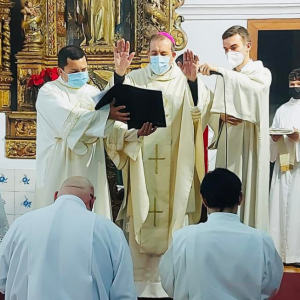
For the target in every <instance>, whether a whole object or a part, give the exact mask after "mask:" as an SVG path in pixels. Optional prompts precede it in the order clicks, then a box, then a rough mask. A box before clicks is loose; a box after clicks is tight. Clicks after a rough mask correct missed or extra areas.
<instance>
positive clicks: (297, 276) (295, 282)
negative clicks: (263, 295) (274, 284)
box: [272, 273, 300, 300]
mask: <svg viewBox="0 0 300 300" xmlns="http://www.w3.org/2000/svg"><path fill="white" fill-rule="evenodd" d="M299 299H300V273H284V275H283V279H282V283H281V287H280V290H279V292H278V294H277V295H276V296H275V297H274V298H272V300H299Z"/></svg>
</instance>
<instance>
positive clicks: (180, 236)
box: [173, 224, 204, 241]
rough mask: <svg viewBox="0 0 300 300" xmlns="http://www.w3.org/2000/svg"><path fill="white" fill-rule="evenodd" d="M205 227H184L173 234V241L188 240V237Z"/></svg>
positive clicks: (197, 225) (201, 225) (200, 225)
mask: <svg viewBox="0 0 300 300" xmlns="http://www.w3.org/2000/svg"><path fill="white" fill-rule="evenodd" d="M203 225H204V224H196V225H189V226H186V227H183V228H181V229H179V230H177V231H176V232H175V233H174V234H173V239H174V240H177V241H181V240H186V239H187V237H188V236H191V235H195V234H196V233H197V231H198V229H202V227H203Z"/></svg>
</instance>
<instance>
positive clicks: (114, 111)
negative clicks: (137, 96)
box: [108, 99, 130, 123]
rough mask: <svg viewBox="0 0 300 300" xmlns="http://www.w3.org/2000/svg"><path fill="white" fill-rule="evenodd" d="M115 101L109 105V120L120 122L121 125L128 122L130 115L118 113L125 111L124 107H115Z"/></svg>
mask: <svg viewBox="0 0 300 300" xmlns="http://www.w3.org/2000/svg"><path fill="white" fill-rule="evenodd" d="M115 103H116V100H115V99H114V101H113V102H112V103H111V104H110V112H109V116H108V118H109V119H112V120H115V121H120V122H123V123H127V121H129V120H130V118H129V117H128V116H129V115H130V113H121V112H120V111H121V110H122V109H125V108H126V106H124V105H123V106H117V107H115V106H114V105H115Z"/></svg>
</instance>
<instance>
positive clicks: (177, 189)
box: [108, 32, 204, 298]
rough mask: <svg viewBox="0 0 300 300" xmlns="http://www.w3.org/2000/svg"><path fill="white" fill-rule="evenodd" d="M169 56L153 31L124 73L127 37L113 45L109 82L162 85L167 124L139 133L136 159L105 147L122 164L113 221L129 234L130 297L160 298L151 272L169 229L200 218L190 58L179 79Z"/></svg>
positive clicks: (197, 117) (198, 137)
mask: <svg viewBox="0 0 300 300" xmlns="http://www.w3.org/2000/svg"><path fill="white" fill-rule="evenodd" d="M190 54H191V55H190V57H192V58H194V55H193V54H192V53H190ZM175 56H176V54H175V42H174V39H173V37H172V36H171V35H169V34H168V33H165V32H164V33H159V34H155V35H153V36H152V38H151V39H150V43H149V59H150V63H149V64H148V65H147V67H146V68H144V69H141V70H135V71H132V72H130V73H129V74H128V75H126V76H125V73H126V70H127V68H128V67H129V66H130V63H131V60H132V57H133V54H131V55H129V43H128V42H127V43H126V44H125V41H124V40H123V41H120V42H118V44H117V46H116V47H115V64H116V73H115V75H114V82H113V80H112V81H111V82H110V84H111V85H112V84H113V83H124V84H129V85H132V86H136V87H140V88H146V89H152V90H160V91H162V94H163V101H164V109H165V116H166V123H167V127H166V128H158V129H157V130H156V132H155V133H154V134H152V135H151V136H149V137H145V138H144V141H143V144H142V149H141V152H140V155H139V156H138V158H137V160H136V161H133V160H132V159H129V160H127V161H124V162H123V163H120V162H122V151H119V152H117V151H114V149H111V151H108V154H109V155H110V157H111V158H112V159H113V161H114V162H115V163H116V165H117V166H118V167H119V168H123V179H124V186H125V189H126V193H125V199H124V202H123V205H122V207H121V211H120V213H119V219H120V220H122V221H123V226H124V230H125V231H126V232H128V233H129V246H130V249H131V254H132V256H133V265H134V278H135V284H136V288H137V292H138V297H155V298H160V297H166V296H167V295H166V293H165V292H164V290H163V289H162V286H161V283H160V277H159V272H158V265H159V261H160V259H161V256H162V255H163V254H164V253H165V252H166V250H167V249H168V246H169V244H170V242H171V241H172V234H173V233H174V232H175V231H176V230H178V229H180V228H182V227H183V226H185V225H188V224H193V223H197V222H199V220H200V213H201V205H202V201H201V198H200V194H199V188H200V182H201V180H202V178H203V176H204V156H203V137H202V133H203V130H202V120H201V110H200V108H201V103H197V102H198V101H197V100H198V99H195V97H196V96H194V98H193V96H192V93H193V95H196V93H195V87H196V91H197V83H196V80H197V66H198V58H195V60H194V61H189V62H188V63H187V64H188V66H187V68H186V70H185V73H186V75H187V76H188V77H189V78H187V77H186V76H185V75H184V74H183V73H182V71H181V69H180V68H179V67H178V66H177V65H176V63H175V62H174V58H175ZM194 100H195V102H194ZM140 101H143V99H140ZM195 103H196V105H195ZM117 160H118V161H117ZM124 164H125V166H124Z"/></svg>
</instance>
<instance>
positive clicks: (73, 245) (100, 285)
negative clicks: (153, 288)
mask: <svg viewBox="0 0 300 300" xmlns="http://www.w3.org/2000/svg"><path fill="white" fill-rule="evenodd" d="M95 200H96V197H95V196H94V187H93V185H92V184H91V182H90V181H89V180H87V179H86V178H84V177H72V178H69V179H67V180H66V181H65V182H64V183H63V184H62V186H61V188H60V190H59V191H58V192H56V193H55V202H54V204H52V205H50V206H47V207H45V208H41V209H39V210H35V211H33V212H30V213H27V214H25V215H23V216H21V217H20V218H18V219H17V220H15V222H14V223H13V224H12V226H11V228H10V229H9V231H8V232H7V234H6V236H5V238H4V240H3V242H2V244H1V246H0V292H1V293H4V294H5V299H6V300H14V299H23V300H27V299H28V300H41V299H43V300H54V299H55V300H74V299H82V300H83V299H84V300H100V299H101V300H102V299H110V300H121V299H122V300H124V299H127V300H134V299H136V293H135V287H134V281H133V267H132V260H131V256H130V251H129V248H128V245H127V242H126V239H125V237H124V234H123V232H122V230H121V229H119V228H118V227H117V226H116V225H115V224H113V223H112V222H111V221H109V220H107V219H106V218H104V217H101V216H99V215H97V214H95V213H93V212H91V210H92V209H93V205H94V202H95ZM100 201H101V199H100Z"/></svg>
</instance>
